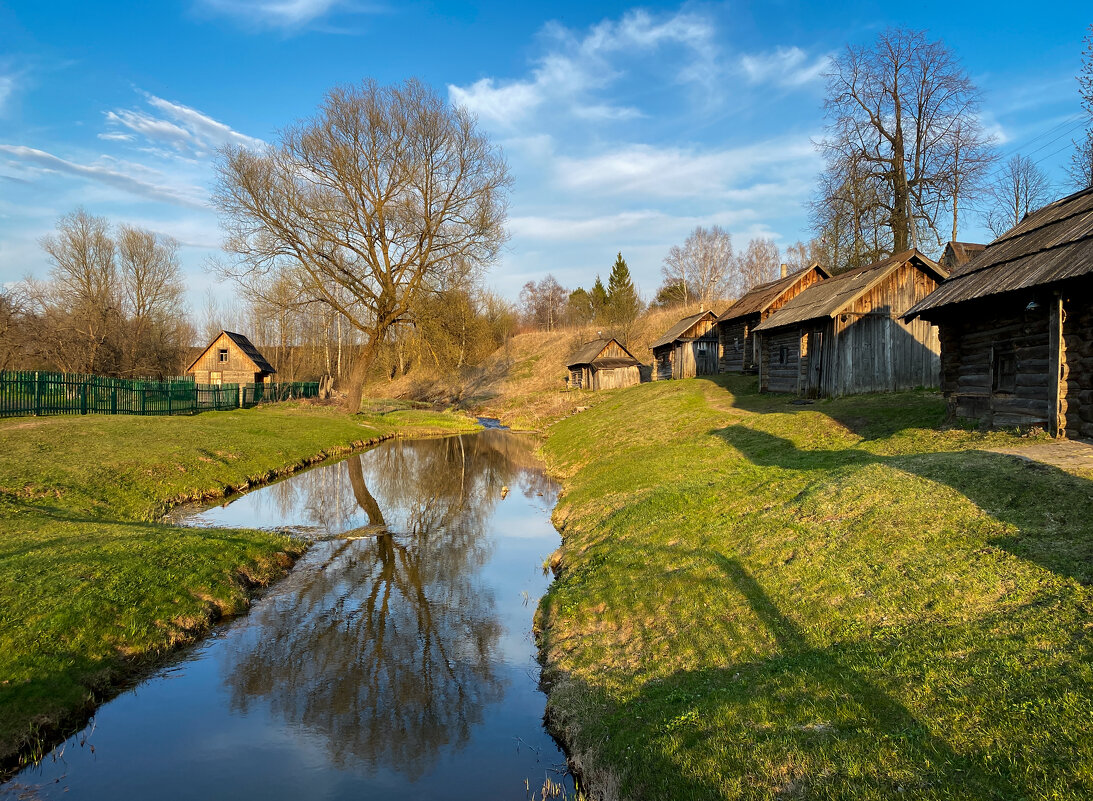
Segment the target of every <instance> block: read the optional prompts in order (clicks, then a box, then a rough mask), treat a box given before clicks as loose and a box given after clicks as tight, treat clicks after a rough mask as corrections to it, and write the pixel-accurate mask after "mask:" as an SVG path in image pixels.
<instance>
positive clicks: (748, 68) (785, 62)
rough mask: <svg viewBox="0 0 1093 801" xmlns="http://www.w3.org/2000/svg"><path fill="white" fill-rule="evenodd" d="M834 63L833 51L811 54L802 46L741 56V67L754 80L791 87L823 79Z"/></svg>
mask: <svg viewBox="0 0 1093 801" xmlns="http://www.w3.org/2000/svg"><path fill="white" fill-rule="evenodd" d="M830 63H831V54H830V53H823V54H821V55H818V56H813V57H809V55H808V54H807V53H805V51H804V50H802V49H801V48H799V47H778V48H775V49H774V50H771V51H768V52H766V53H754V54H750V55H744V56H741V57H740V66H741V68H742V69H743V70H744V74H745V75H747V76H748V80H750V81H751V82H752V83H773V84H775V85H778V86H784V87H790V88H792V87H797V86H804V85H805V84H809V83H812V82H813V81H817V80H819V79H820V78H822V77H823V74H824V71H825V70H826V69H827V68H828V65H829V64H830Z"/></svg>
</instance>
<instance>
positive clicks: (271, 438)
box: [0, 404, 472, 767]
mask: <svg viewBox="0 0 1093 801" xmlns="http://www.w3.org/2000/svg"><path fill="white" fill-rule="evenodd" d="M471 427H472V423H471V421H470V420H468V419H467V418H465V417H459V416H454V415H448V414H438V413H432V412H423V411H405V410H397V411H392V412H390V413H386V414H379V413H374V414H365V415H361V416H358V417H355V418H354V417H350V416H348V415H345V414H342V413H340V412H337V411H335V410H332V409H324V408H309V407H304V406H296V405H291V404H281V405H276V406H266V407H260V408H256V409H248V410H239V411H234V412H211V413H206V414H201V415H197V416H195V417H105V416H104V417H96V416H88V417H54V418H19V419H9V420H2V421H0V453H3V454H4V456H3V459H0V760H2V762H0V765H7V766H9V767H10V766H11V765H12V764H13V760H14V759H15V758H16V755H17V754H21V755H22V756H23V757H26V756H27V755H28V754H33V752H34V751H35V750H36V749H37V748H39V747H41V746H43V745H45V744H47V743H48V742H49V741H50V738H51V737H52V736H53V735H54V734H55V733H57V732H58V731H59V730H63V729H64V727H66V726H71V725H73V724H75V723H77V722H79V721H80V720H81V719H82V717H83V716H85V715H86V714H87V712H88V711H89V710H90V709H91V708H92V707H93V705H94V704H95V703H96V702H97V701H98V700H100V699H101V698H102V697H103V696H104V695H108V694H109V693H110V691H111V690H112V689H114V688H115V687H116V686H117V684H118V682H119V681H121V680H123V679H124V678H125V677H126V676H128V675H131V674H132V672H133V671H134V669H138V668H140V667H141V666H144V665H147V664H149V663H151V662H154V660H155V659H156V658H158V657H161V656H162V655H163V654H164V653H165V652H166V651H168V650H169V649H170V648H172V647H173V646H175V645H177V644H178V643H180V642H185V641H188V640H191V639H193V638H194V637H195V636H198V635H200V634H201V633H203V632H204V631H206V630H207V629H208V626H209V625H210V623H211V621H213V620H214V619H215V618H216V617H218V616H220V615H222V614H232V613H236V612H239V611H241V610H243V609H245V608H246V605H247V603H248V595H249V592H250V591H251V590H252V589H253V588H254V587H255V586H260V585H263V584H266V583H268V582H269V581H270V580H271V579H273V578H275V577H276V576H278V575H279V574H281V573H282V572H283V571H284V570H285V568H286V567H287V566H288V565H290V564H291V561H292V558H293V557H294V556H296V555H297V554H298V553H299V552H300V549H301V546H300V544H299V543H297V542H293V541H290V540H289V539H287V538H285V537H281V536H277V535H273V534H269V533H265V532H258V531H247V530H225V529H186V528H181V527H177V526H171V525H166V524H163V523H159V522H157V520H158V519H159V518H160V517H161V515H162V514H163V512H164V511H165V510H166V509H167V508H168V507H169V506H170V505H171V504H173V503H176V502H178V501H180V500H184V499H189V498H199V497H211V496H217V495H221V494H223V493H224V491H225V488H227V487H243V486H246V485H248V484H254V483H258V482H262V481H265V480H267V479H269V478H270V477H272V476H273V475H274V474H276V473H277V472H278V471H285V470H291V469H294V468H297V467H299V466H301V465H303V464H305V463H306V462H308V461H309V460H311V459H314V458H315V457H316V456H321V455H322V453H323V452H326V453H333V452H337V451H339V450H345V449H348V448H350V447H352V446H353V445H354V443H358V444H360V443H362V442H363V441H367V440H370V439H374V438H378V437H382V436H386V435H390V434H393V433H396V432H404V433H432V432H436V433H440V432H447V431H455V430H466V429H469V428H471Z"/></svg>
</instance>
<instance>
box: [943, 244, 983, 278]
mask: <svg viewBox="0 0 1093 801" xmlns="http://www.w3.org/2000/svg"><path fill="white" fill-rule="evenodd" d="M985 247H986V245H981V244H979V243H978V242H949V243H948V244H947V245H945V252H944V253H942V254H941V261H940V262H938V263H939V264H940V265H941V266H942V267H944V268H945V269H946V270H948V271H949V272H950V273H951V272H952V271H953V270H955V269H956V268H957V267H963V266H964V265H965V264H967V263H968V262H969V261H971V260H972V259H973V258H974V257H976V256H978V255H979V254H980V253H982V252H983V248H985Z"/></svg>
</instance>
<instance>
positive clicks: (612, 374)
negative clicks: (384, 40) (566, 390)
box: [566, 339, 641, 389]
mask: <svg viewBox="0 0 1093 801" xmlns="http://www.w3.org/2000/svg"><path fill="white" fill-rule="evenodd" d="M566 366H567V367H568V369H569V375H568V377H567V378H566V383H567V384H568V385H569V386H570V387H571V388H573V389H618V388H619V387H630V386H633V385H634V384H640V383H641V362H639V361H638V360H637V359H635V358H634V355H633V354H632V353H630V351H628V350H627V349H626V348H624V347H623V346H622V345H621V344H620V343H619V341H618V340H617V339H596V340H593V341H592V342H588V343H586V344H584V345H581V349H580V350H578V351H577V352H576V353H575V354H573V356H572V357H571V358H570V360H569V364H568V365H566Z"/></svg>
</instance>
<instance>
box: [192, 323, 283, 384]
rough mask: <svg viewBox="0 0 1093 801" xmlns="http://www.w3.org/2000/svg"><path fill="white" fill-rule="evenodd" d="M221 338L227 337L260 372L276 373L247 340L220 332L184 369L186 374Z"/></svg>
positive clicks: (229, 333) (230, 332)
mask: <svg viewBox="0 0 1093 801" xmlns="http://www.w3.org/2000/svg"><path fill="white" fill-rule="evenodd" d="M222 336H226V337H228V339H230V340H231V341H232V342H234V343H235V344H236V346H237V347H238V348H239V350H241V351H243V354H244V355H245V356H246V357H247V358H248V359H250V360H251V361H252V362H254V366H255V367H257V368H258V369H259V370H260V371H262V372H263V373H270V374H276V373H277V371H276V370H274V369H273V365H272V364H270V363H269V362H268V361H266V357H265V356H263V355H262V354H261V352H260V351H259V350H258V348H256V347H254V345H253V344H252V343H251V341H250V340H249V339H247V338H246V337H245V336H243V335H242V334H237V333H235V332H234V331H221V332H220V333H219V334H217V335H216V336H215V337H213V341H212V342H210V343H209V346H208V347H207V348H204V349H203V350H202V351H201V353H199V354H197V358H196V359H194V360H193V361H192V362H190V366H189V367H187V368H186V372H190V370H192V369H194V365H195V364H197V363H198V362H199V361H201V357H202V356H204V355H205V354H206V353H208V352H209V348H211V347H212V346H213V345H215V344H216V341H217V340H218V339H220V337H222Z"/></svg>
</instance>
